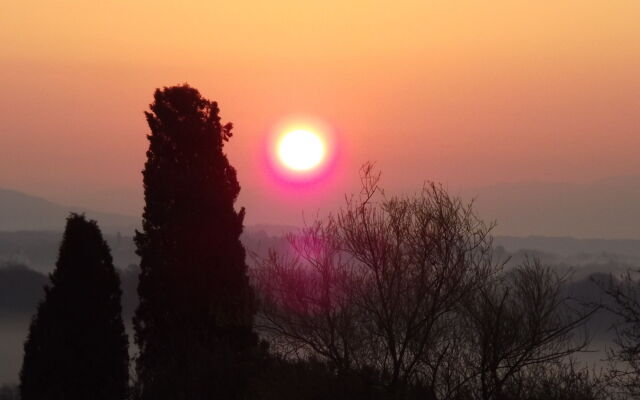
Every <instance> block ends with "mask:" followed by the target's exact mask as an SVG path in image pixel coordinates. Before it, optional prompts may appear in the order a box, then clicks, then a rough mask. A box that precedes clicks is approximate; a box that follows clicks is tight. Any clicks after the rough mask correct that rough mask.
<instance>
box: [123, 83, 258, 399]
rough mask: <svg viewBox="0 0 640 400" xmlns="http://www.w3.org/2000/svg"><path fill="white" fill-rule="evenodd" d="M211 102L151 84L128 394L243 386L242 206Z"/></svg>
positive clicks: (225, 133) (248, 330)
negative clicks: (133, 374)
mask: <svg viewBox="0 0 640 400" xmlns="http://www.w3.org/2000/svg"><path fill="white" fill-rule="evenodd" d="M218 113H219V110H218V105H217V104H216V103H215V102H212V101H209V100H207V99H205V98H203V97H202V96H201V95H200V93H199V92H198V91H197V90H196V89H194V88H192V87H190V86H188V85H186V84H185V85H181V86H174V87H165V88H164V89H162V90H156V92H155V94H154V102H153V104H151V106H150V112H147V113H146V116H147V121H148V124H149V127H150V129H151V134H150V135H149V136H148V139H149V150H148V151H147V157H148V159H147V162H146V164H145V168H144V171H143V179H144V193H145V201H146V206H145V209H144V215H143V232H139V233H138V234H137V235H136V244H137V248H138V254H139V255H140V257H141V274H140V282H139V287H138V294H139V295H140V304H139V307H138V309H137V311H136V316H135V318H134V325H135V329H136V343H137V344H138V347H139V350H140V354H139V357H138V360H137V367H136V368H137V376H138V384H137V385H136V392H137V396H138V397H139V398H140V399H142V400H156V399H172V400H173V399H185V400H187V399H188V400H199V399H207V400H212V399H234V398H241V397H243V396H244V394H243V393H244V390H243V388H244V386H245V384H246V379H247V376H248V370H249V366H248V365H249V362H248V360H251V354H252V352H253V350H254V349H255V346H256V341H257V340H256V335H255V334H254V333H253V328H252V323H253V314H254V301H253V294H252V291H251V289H250V286H249V281H248V277H247V266H246V263H245V250H244V248H243V246H242V244H241V242H240V234H241V233H242V229H243V225H242V224H243V218H244V209H241V210H240V211H239V212H237V211H236V210H235V209H234V203H235V200H236V198H237V196H238V193H239V191H240V185H239V184H238V180H237V178H236V171H235V170H234V168H233V167H232V166H231V165H229V161H228V160H227V157H226V155H225V154H224V152H223V144H224V142H225V141H227V140H228V139H229V138H230V137H231V124H227V125H222V124H221V122H220V117H219V115H218Z"/></svg>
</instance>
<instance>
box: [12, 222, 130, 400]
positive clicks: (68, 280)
mask: <svg viewBox="0 0 640 400" xmlns="http://www.w3.org/2000/svg"><path fill="white" fill-rule="evenodd" d="M50 280H51V283H50V285H48V286H46V287H45V297H44V300H43V301H42V302H41V303H40V305H39V306H38V311H37V314H36V315H35V317H34V318H33V320H32V322H31V327H30V331H29V336H28V338H27V340H26V342H25V346H24V361H23V365H22V371H21V373H20V392H21V398H22V399H23V400H62V399H65V400H76V399H77V400H86V399H96V400H123V399H125V398H126V397H127V392H128V383H129V382H128V381H129V354H128V340H127V335H126V334H125V330H124V324H123V322H122V316H121V304H120V298H121V290H120V279H119V277H118V275H117V273H116V271H115V269H114V267H113V261H112V258H111V254H110V251H109V247H108V246H107V243H106V242H105V241H104V239H103V238H102V234H101V232H100V229H99V228H98V225H97V224H96V222H95V221H87V220H86V219H85V217H84V216H81V215H76V214H71V216H70V217H69V218H68V219H67V226H66V229H65V232H64V237H63V239H62V244H61V245H60V251H59V255H58V261H57V263H56V268H55V270H54V271H53V273H52V274H51V275H50Z"/></svg>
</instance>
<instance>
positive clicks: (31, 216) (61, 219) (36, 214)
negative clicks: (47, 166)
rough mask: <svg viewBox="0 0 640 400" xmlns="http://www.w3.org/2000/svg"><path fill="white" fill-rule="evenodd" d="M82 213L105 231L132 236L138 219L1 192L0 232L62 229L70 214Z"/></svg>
mask: <svg viewBox="0 0 640 400" xmlns="http://www.w3.org/2000/svg"><path fill="white" fill-rule="evenodd" d="M71 212H75V213H82V214H85V215H86V216H87V217H89V218H91V219H95V220H96V221H98V223H99V225H100V227H101V228H102V230H103V231H105V232H110V233H116V232H122V233H123V234H124V233H126V234H132V233H133V232H134V229H135V228H136V227H138V226H139V223H140V218H138V217H132V216H128V215H120V214H113V213H107V212H100V211H94V210H89V209H85V208H82V207H72V206H65V205H60V204H56V203H53V202H50V201H48V200H45V199H43V198H40V197H35V196H30V195H28V194H24V193H20V192H16V191H13V190H7V189H0V231H56V232H61V231H62V230H64V226H65V219H66V218H67V216H68V215H69V213H71Z"/></svg>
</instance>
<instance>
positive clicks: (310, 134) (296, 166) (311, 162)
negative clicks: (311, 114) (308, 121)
mask: <svg viewBox="0 0 640 400" xmlns="http://www.w3.org/2000/svg"><path fill="white" fill-rule="evenodd" d="M276 152H277V157H278V160H279V161H280V163H282V165H283V166H284V167H285V168H287V169H289V170H291V171H294V172H309V171H313V170H314V169H316V168H318V167H319V166H321V165H322V162H323V161H324V159H325V158H326V152H327V149H326V145H325V142H324V140H323V138H322V136H320V134H318V133H317V132H314V131H312V130H309V129H294V130H290V131H287V132H285V133H284V134H282V136H281V137H280V138H279V140H278V143H277V149H276Z"/></svg>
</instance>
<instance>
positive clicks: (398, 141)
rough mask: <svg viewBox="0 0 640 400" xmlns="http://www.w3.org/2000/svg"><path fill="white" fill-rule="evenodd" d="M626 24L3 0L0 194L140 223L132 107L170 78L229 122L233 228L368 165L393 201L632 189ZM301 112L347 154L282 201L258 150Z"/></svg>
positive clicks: (546, 13)
mask: <svg viewBox="0 0 640 400" xmlns="http://www.w3.org/2000/svg"><path fill="white" fill-rule="evenodd" d="M98 3H99V4H98ZM132 3H135V4H132ZM638 21H640V2H639V1H637V0H629V1H618V0H608V1H603V0H600V1H594V0H580V1H554V2H551V1H517V0H509V1H501V0H493V1H490V2H482V1H456V0H446V1H445V0H442V1H402V0H399V1H393V2H374V1H322V2H310V1H277V0H270V1H264V2H263V1H246V2H245V1H227V2H216V1H210V0H202V1H191V2H177V1H174V2H163V1H158V0H155V1H103V2H87V1H28V0H25V1H3V2H1V3H0V87H1V88H2V89H1V90H0V187H4V188H11V189H17V190H21V191H25V192H27V193H31V194H36V195H41V196H44V197H47V198H49V199H52V200H56V201H59V202H62V203H66V204H77V205H82V206H86V207H90V208H97V209H101V210H108V211H118V212H122V213H128V214H133V213H136V212H138V211H139V209H140V206H141V202H142V199H141V175H140V170H141V169H142V165H143V163H144V152H145V150H146V139H145V134H146V133H147V127H146V124H145V121H144V118H143V114H142V111H143V110H145V108H146V107H147V105H148V103H149V102H150V101H151V99H152V93H153V90H154V88H156V87H159V86H164V85H172V84H176V83H181V82H189V83H190V84H192V85H194V86H196V87H197V88H199V89H200V91H201V92H202V93H203V94H204V95H205V96H207V97H209V98H211V99H215V100H217V101H218V102H219V103H220V106H221V109H222V117H223V119H224V120H226V121H232V122H233V123H234V124H235V135H234V137H233V139H232V140H231V142H230V143H229V145H228V147H227V150H228V153H229V156H230V159H231V162H232V163H233V165H234V166H235V167H236V168H237V170H238V173H239V178H240V180H241V185H242V187H243V192H242V195H241V199H240V203H241V204H242V205H246V206H247V207H248V210H247V218H248V219H247V222H248V223H257V222H271V223H278V222H280V223H296V222H299V220H300V216H301V215H302V214H301V213H302V209H305V210H307V212H310V213H311V214H313V212H314V211H315V210H317V209H319V208H323V207H324V208H327V207H329V206H328V205H330V204H334V203H335V202H336V201H339V200H340V199H341V198H342V195H343V193H344V192H351V191H353V190H354V189H355V186H354V180H355V177H356V175H357V168H358V166H359V165H360V164H361V163H363V162H365V161H367V160H372V161H376V162H377V163H378V165H379V166H380V168H381V169H382V170H383V172H384V181H385V183H386V186H388V187H390V188H391V189H393V190H397V189H413V188H416V187H417V186H419V185H420V183H421V182H422V181H423V180H424V179H430V180H437V181H442V182H444V183H446V184H447V185H449V186H450V187H455V188H463V187H475V186H482V185H489V184H493V183H498V182H519V181H530V180H535V181H560V182H588V181H592V180H597V179H601V178H605V177H609V176H619V175H638V174H640V157H639V156H638V150H639V149H640V73H639V72H638V71H640V25H639V24H638ZM299 114H304V115H310V116H313V117H315V118H318V119H321V120H324V121H327V123H328V124H331V125H332V126H334V127H336V130H337V131H338V133H339V136H340V138H341V139H340V145H341V146H342V147H343V149H344V155H345V157H344V160H343V161H344V162H343V163H342V164H341V165H340V168H339V169H338V170H336V171H335V174H336V176H334V177H333V178H332V180H331V182H330V184H329V183H328V184H327V185H326V186H324V187H323V188H322V190H315V191H312V192H305V193H303V195H302V196H301V198H299V199H293V197H295V196H292V195H291V193H288V194H284V193H282V192H279V190H280V189H279V188H277V187H273V184H272V182H269V181H268V180H265V179H264V176H263V174H261V173H260V170H261V169H262V168H263V167H264V166H263V165H262V164H261V161H260V157H259V156H258V154H259V153H260V150H261V146H262V145H263V141H264V137H265V135H267V134H268V131H269V129H271V127H273V126H275V125H276V124H278V123H279V122H280V121H282V120H283V119H286V118H288V117H289V116H292V115H299ZM258 204H259V205H260V207H258Z"/></svg>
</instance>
